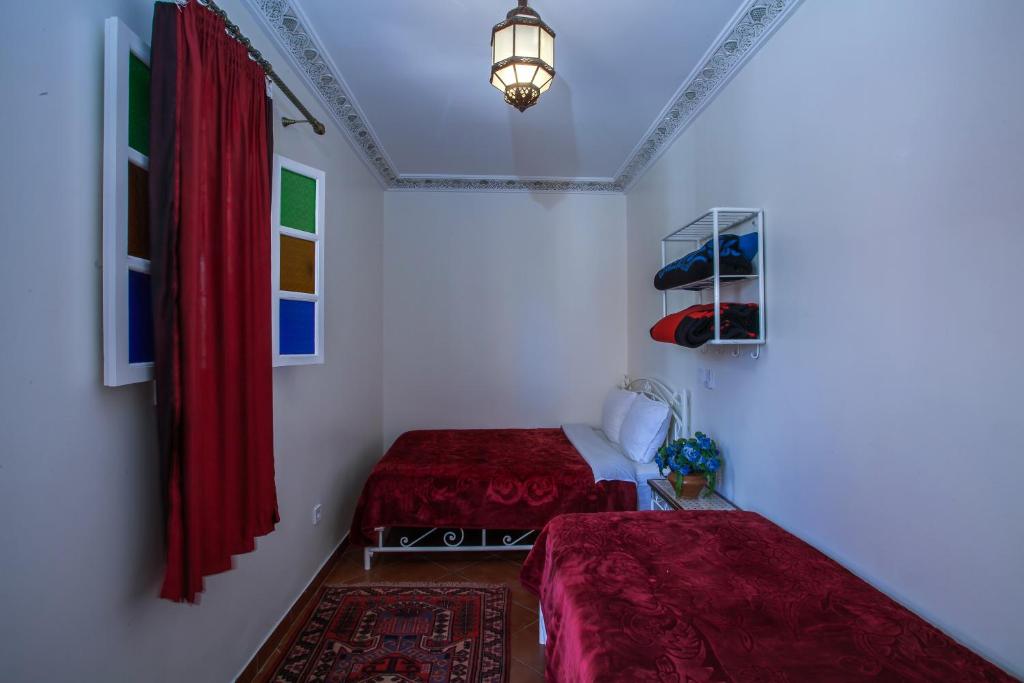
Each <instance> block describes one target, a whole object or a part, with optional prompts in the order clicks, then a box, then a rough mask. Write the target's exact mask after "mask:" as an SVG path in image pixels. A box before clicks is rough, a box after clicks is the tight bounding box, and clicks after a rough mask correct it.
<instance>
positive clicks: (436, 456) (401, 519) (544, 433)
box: [350, 428, 636, 545]
mask: <svg viewBox="0 0 1024 683" xmlns="http://www.w3.org/2000/svg"><path fill="white" fill-rule="evenodd" d="M635 509H636V485H635V483H633V482H624V481H601V482H595V481H594V473H593V471H592V470H591V469H590V465H588V464H587V462H586V461H585V460H584V459H583V458H582V456H580V454H579V453H578V452H577V451H576V449H575V448H574V447H573V445H572V443H570V442H569V439H568V438H566V436H565V434H564V433H563V432H562V430H561V429H560V428H554V429H442V430H424V431H414V432H406V433H405V434H402V435H401V436H400V437H398V440H397V441H395V443H394V444H393V445H392V446H391V448H389V449H388V452H387V453H386V454H385V455H384V457H383V458H382V459H381V461H380V462H379V463H377V465H376V466H375V467H374V468H373V472H371V474H370V477H369V479H368V480H367V482H366V485H365V486H364V487H363V492H362V495H361V496H360V497H359V503H358V504H357V506H356V513H355V517H354V518H353V520H352V531H351V534H350V538H351V539H352V541H353V542H354V543H356V544H358V545H373V543H374V529H376V528H378V527H397V526H418V527H459V528H463V529H540V528H542V527H543V526H544V525H545V524H546V523H547V522H548V521H549V520H550V519H552V518H553V517H555V516H556V515H559V514H562V513H566V512H603V511H609V510H635Z"/></svg>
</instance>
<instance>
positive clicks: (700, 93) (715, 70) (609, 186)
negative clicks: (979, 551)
mask: <svg viewBox="0 0 1024 683" xmlns="http://www.w3.org/2000/svg"><path fill="white" fill-rule="evenodd" d="M246 2H247V3H248V4H249V5H250V7H251V8H252V10H253V13H254V14H255V15H256V16H257V17H258V18H259V19H260V20H262V22H263V23H264V25H265V28H266V29H267V30H268V32H269V34H270V35H271V36H272V38H273V39H274V40H275V41H276V42H277V44H278V46H279V47H280V48H281V49H282V51H283V52H284V53H285V54H286V55H288V57H289V58H290V60H291V62H292V64H293V66H294V67H295V68H296V70H297V71H298V72H299V73H300V74H302V75H303V77H304V78H305V80H306V82H307V84H308V85H309V86H310V88H312V90H313V92H315V93H316V94H317V96H318V97H319V98H320V100H321V102H322V103H323V104H324V106H325V107H326V108H327V110H328V112H330V114H331V118H333V119H334V121H335V123H337V124H338V126H339V127H340V128H341V129H342V130H343V131H345V133H346V135H347V137H348V138H349V141H350V142H351V143H352V144H353V146H354V147H355V148H356V150H357V151H358V152H359V154H360V156H361V157H362V158H363V160H364V161H365V162H366V163H367V165H368V166H369V167H370V168H371V170H372V171H373V172H374V174H375V175H376V177H377V178H378V180H380V182H381V184H382V185H383V186H384V187H385V188H387V189H392V190H448V191H485V192H604V193H609V192H611V193H617V192H624V191H625V190H628V189H629V188H630V187H631V186H632V185H633V183H635V182H636V181H637V180H639V178H640V177H641V176H642V175H643V173H644V171H646V170H647V169H648V168H649V167H650V166H651V164H653V163H654V161H655V160H657V158H658V157H660V156H661V154H662V153H663V152H664V151H665V150H666V149H668V147H669V146H670V145H671V143H672V141H673V140H675V138H676V137H677V136H678V135H679V134H680V133H682V132H683V131H684V130H685V129H686V128H687V127H688V126H689V125H690V123H692V122H693V120H694V119H696V117H697V115H698V114H700V112H701V111H703V109H704V108H705V107H706V106H707V105H708V104H709V103H710V102H711V101H712V100H713V99H714V96H715V95H716V94H717V93H718V92H719V91H720V90H721V89H722V87H723V86H725V84H726V83H728V82H729V81H730V80H731V79H732V77H733V76H735V75H736V73H737V72H739V70H740V68H742V66H743V65H744V64H745V63H746V62H747V60H748V59H750V57H752V56H753V55H754V53H756V52H757V50H758V48H760V47H761V45H763V44H764V42H765V41H766V40H767V39H768V37H769V36H770V35H771V34H772V33H774V31H775V30H776V29H777V28H778V27H779V26H781V25H782V24H783V22H784V21H785V19H786V18H787V17H788V16H789V15H790V14H791V13H792V11H793V10H794V9H795V8H796V7H797V5H799V4H800V2H801V0H750V1H749V2H748V3H747V4H746V5H744V6H743V7H742V8H741V9H740V11H739V12H737V13H736V15H735V16H734V17H733V19H732V21H730V23H729V25H728V26H726V28H725V30H724V31H722V33H721V34H720V35H719V37H718V39H717V40H716V41H715V42H714V43H713V44H712V46H711V49H709V50H708V52H707V53H706V54H705V56H704V58H703V59H701V61H700V63H699V65H698V67H697V68H696V69H694V71H693V72H692V73H691V74H690V76H689V77H688V78H687V80H686V82H685V83H684V84H683V86H682V87H681V88H680V89H679V90H678V91H676V94H675V96H673V98H672V100H671V101H670V102H669V104H668V105H667V106H666V107H665V108H664V109H663V110H662V112H661V114H660V115H659V116H658V118H657V120H656V121H655V122H654V124H653V125H652V126H651V128H650V129H649V130H648V131H647V133H646V134H645V135H644V137H643V139H642V140H641V141H640V142H639V143H638V144H637V146H636V147H635V148H634V149H633V152H632V153H631V154H630V156H629V158H628V159H626V161H625V162H624V163H623V164H622V166H621V167H620V169H619V172H618V173H617V174H616V176H615V178H614V179H590V178H519V179H515V178H494V177H482V176H481V177H463V176H432V177H424V176H411V175H399V174H398V172H397V171H396V170H395V167H394V164H393V163H392V162H391V160H390V159H389V158H388V155H387V153H386V152H385V151H384V148H383V147H381V145H380V142H379V141H378V140H377V136H376V135H375V134H374V133H373V129H372V127H371V126H370V124H369V122H368V121H367V120H366V117H365V115H364V114H363V113H362V111H361V110H360V109H359V105H358V104H356V102H355V100H354V99H353V98H352V96H351V94H350V91H349V89H348V86H347V85H346V84H345V80H344V79H343V78H342V76H341V73H340V72H339V70H338V68H337V67H336V66H335V65H334V64H333V62H332V61H331V59H330V57H329V56H328V53H327V52H326V51H325V50H324V49H323V48H322V47H321V45H320V41H319V40H318V39H317V37H316V34H315V32H314V31H313V30H312V28H311V27H310V26H309V22H308V21H307V20H306V19H305V17H304V15H303V14H302V12H301V11H300V10H299V9H298V8H297V7H296V6H295V4H294V3H293V2H292V1H291V0H246Z"/></svg>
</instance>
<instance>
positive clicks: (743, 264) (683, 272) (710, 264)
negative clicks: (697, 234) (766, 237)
mask: <svg viewBox="0 0 1024 683" xmlns="http://www.w3.org/2000/svg"><path fill="white" fill-rule="evenodd" d="M757 248H758V244H757V233H756V232H751V233H748V234H746V235H719V236H718V261H719V268H720V274H721V275H750V274H751V273H753V272H754V264H753V262H754V257H755V256H757ZM714 258H715V253H714V244H713V242H712V241H711V240H708V242H707V243H706V244H705V245H704V246H703V247H701V248H700V249H698V250H696V251H692V252H690V253H689V254H687V255H686V256H684V257H682V258H680V259H676V260H675V261H673V262H672V263H670V264H668V265H667V266H665V267H663V268H662V269H661V270H659V271H658V274H657V275H655V276H654V286H655V287H656V288H657V289H673V288H675V287H681V286H683V285H687V284H690V283H692V282H696V281H697V280H703V279H704V278H706V277H711V275H713V274H714Z"/></svg>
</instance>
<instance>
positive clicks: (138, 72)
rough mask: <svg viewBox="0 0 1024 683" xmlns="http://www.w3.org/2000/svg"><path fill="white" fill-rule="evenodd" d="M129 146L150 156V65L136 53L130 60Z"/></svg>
mask: <svg viewBox="0 0 1024 683" xmlns="http://www.w3.org/2000/svg"><path fill="white" fill-rule="evenodd" d="M128 146H129V147H131V148H132V149H134V150H135V151H136V152H141V153H142V154H145V155H146V156H149V67H148V66H146V65H145V64H144V63H143V61H142V60H141V59H139V58H138V57H136V56H135V55H131V57H130V58H129V61H128Z"/></svg>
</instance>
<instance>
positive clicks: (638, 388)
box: [622, 375, 690, 441]
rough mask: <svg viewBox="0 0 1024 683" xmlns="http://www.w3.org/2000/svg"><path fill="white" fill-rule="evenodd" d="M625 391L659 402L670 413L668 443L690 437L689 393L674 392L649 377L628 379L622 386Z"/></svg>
mask: <svg viewBox="0 0 1024 683" xmlns="http://www.w3.org/2000/svg"><path fill="white" fill-rule="evenodd" d="M622 388H623V389H626V390H627V391H635V392H637V393H638V394H642V395H643V396H646V397H647V398H649V399H651V400H653V401H661V402H662V403H664V404H666V405H667V406H668V407H669V410H671V411H672V423H671V424H670V425H669V429H668V437H667V440H668V441H672V440H675V439H682V438H684V437H688V436H690V393H689V392H688V391H687V390H686V389H683V390H682V391H674V390H672V389H670V388H669V387H668V385H667V384H665V383H664V382H662V381H661V380H657V379H654V378H651V377H637V378H630V376H629V375H626V379H625V381H624V382H623V384H622Z"/></svg>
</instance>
